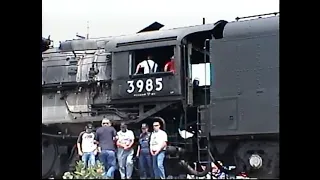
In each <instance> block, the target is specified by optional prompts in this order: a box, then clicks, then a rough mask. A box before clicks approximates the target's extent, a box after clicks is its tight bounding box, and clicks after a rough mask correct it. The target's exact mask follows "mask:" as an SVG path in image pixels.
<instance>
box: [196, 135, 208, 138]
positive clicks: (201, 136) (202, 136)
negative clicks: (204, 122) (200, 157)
mask: <svg viewBox="0 0 320 180" xmlns="http://www.w3.org/2000/svg"><path fill="white" fill-rule="evenodd" d="M207 137H208V136H204V135H198V138H207Z"/></svg>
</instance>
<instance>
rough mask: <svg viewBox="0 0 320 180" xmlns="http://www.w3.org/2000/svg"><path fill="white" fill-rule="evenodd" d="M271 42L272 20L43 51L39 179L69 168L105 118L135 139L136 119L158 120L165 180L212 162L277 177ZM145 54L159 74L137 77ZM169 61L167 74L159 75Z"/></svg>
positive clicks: (274, 48)
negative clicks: (163, 136)
mask: <svg viewBox="0 0 320 180" xmlns="http://www.w3.org/2000/svg"><path fill="white" fill-rule="evenodd" d="M278 38H279V16H278V15H276V16H273V17H263V18H254V17H253V19H250V20H239V19H237V21H234V22H227V21H218V22H217V23H215V24H203V25H198V26H191V27H182V28H175V29H169V30H158V31H150V32H141V33H137V34H133V35H126V36H119V37H110V38H106V39H99V40H92V39H91V40H90V39H82V40H72V41H66V42H62V43H61V44H60V47H59V48H44V52H43V60H42V176H43V178H48V177H49V176H51V175H54V176H60V175H61V174H62V173H63V172H64V171H67V170H70V169H72V168H74V165H75V161H76V160H77V159H78V155H77V152H76V148H75V144H76V138H77V136H78V135H79V133H80V132H81V131H82V130H83V129H84V127H85V125H86V124H87V123H88V122H91V123H93V124H94V126H96V127H98V126H100V122H101V120H102V119H103V118H104V117H106V118H108V119H110V120H111V121H112V122H113V124H114V126H115V128H116V129H117V128H118V126H119V124H120V122H126V123H128V128H129V129H131V130H133V131H134V133H135V135H136V136H138V135H139V133H140V125H141V123H147V124H149V125H150V127H152V126H151V124H152V123H153V122H154V121H155V120H157V121H160V122H161V123H162V128H163V129H165V131H166V132H167V133H168V138H169V146H168V149H167V152H166V153H167V155H166V161H165V167H166V172H167V174H168V175H173V176H175V175H178V174H187V173H188V174H193V175H196V176H205V175H206V174H207V173H208V172H209V171H210V169H211V168H210V167H211V162H214V163H215V164H217V166H219V163H216V159H217V160H221V161H223V162H224V164H229V165H235V166H236V169H235V171H236V172H233V173H237V172H246V173H248V175H249V176H253V177H257V178H275V177H278V176H279V167H278V166H279V140H278V137H279V40H278ZM45 42H48V41H45ZM46 47H48V44H47V46H46ZM148 55H152V56H153V59H154V61H155V62H156V63H158V65H159V66H158V67H159V70H158V71H157V72H156V73H152V74H135V73H134V70H135V67H136V65H137V64H138V63H139V62H141V61H142V60H144V59H146V57H147V56H148ZM171 56H174V57H175V59H174V63H175V72H174V73H171V72H163V67H164V64H165V61H167V60H169V59H170V57H171ZM201 77H204V78H202V79H201ZM199 79H200V80H199ZM203 79H205V80H204V81H203ZM117 130H118V129H117ZM151 130H152V129H151ZM194 162H197V166H198V167H194V166H193V164H194ZM200 165H203V166H206V168H205V169H204V170H202V171H196V170H195V169H201V168H199V167H200ZM219 167H221V166H219ZM221 168H222V167H221ZM225 171H227V170H225ZM229 173H231V172H229Z"/></svg>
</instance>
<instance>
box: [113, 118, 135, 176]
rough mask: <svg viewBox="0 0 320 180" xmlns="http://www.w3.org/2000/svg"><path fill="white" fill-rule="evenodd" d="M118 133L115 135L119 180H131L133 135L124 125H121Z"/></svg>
mask: <svg viewBox="0 0 320 180" xmlns="http://www.w3.org/2000/svg"><path fill="white" fill-rule="evenodd" d="M120 129H121V130H120V131H119V132H118V133H117V136H118V141H117V146H118V151H117V157H118V163H119V172H120V176H121V179H131V176H132V171H133V159H132V158H133V153H134V150H133V148H132V145H133V143H134V134H133V132H132V131H131V130H129V129H127V125H126V124H125V123H121V125H120Z"/></svg>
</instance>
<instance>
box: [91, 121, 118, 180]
mask: <svg viewBox="0 0 320 180" xmlns="http://www.w3.org/2000/svg"><path fill="white" fill-rule="evenodd" d="M101 124H102V127H100V128H98V129H97V131H96V142H97V143H98V144H99V152H100V156H99V157H100V161H101V163H103V165H104V169H105V174H104V177H105V178H106V179H113V178H114V171H115V170H116V167H117V166H116V165H117V164H116V163H117V162H116V154H115V150H116V149H115V143H114V142H115V140H116V135H117V132H116V130H115V129H114V127H112V126H111V122H110V120H109V119H106V118H104V119H103V120H102V123H101Z"/></svg>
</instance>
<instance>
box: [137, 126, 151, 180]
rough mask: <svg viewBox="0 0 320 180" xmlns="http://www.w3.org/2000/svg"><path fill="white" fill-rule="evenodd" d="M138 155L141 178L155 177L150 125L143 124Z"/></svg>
mask: <svg viewBox="0 0 320 180" xmlns="http://www.w3.org/2000/svg"><path fill="white" fill-rule="evenodd" d="M141 131H142V133H141V134H140V136H139V145H138V150H137V157H138V158H139V170H140V179H146V178H150V179H153V168H152V157H151V154H150V136H151V133H150V132H148V125H147V124H145V123H144V124H142V125H141Z"/></svg>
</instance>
